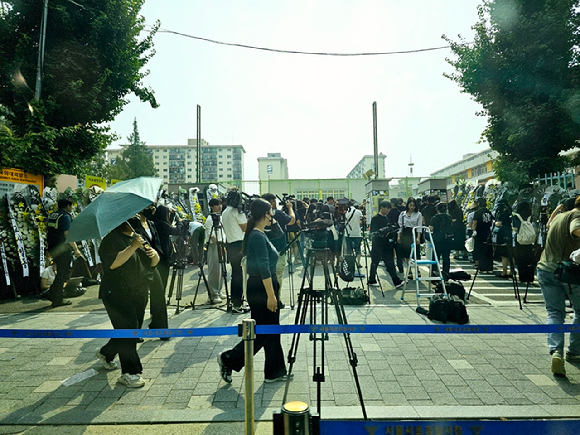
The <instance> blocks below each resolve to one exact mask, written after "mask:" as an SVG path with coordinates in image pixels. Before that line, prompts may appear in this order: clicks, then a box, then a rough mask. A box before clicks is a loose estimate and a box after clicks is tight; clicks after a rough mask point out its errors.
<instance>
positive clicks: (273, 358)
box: [222, 276, 287, 379]
mask: <svg viewBox="0 0 580 435" xmlns="http://www.w3.org/2000/svg"><path fill="white" fill-rule="evenodd" d="M272 281H273V284H274V292H275V293H276V298H277V297H278V294H279V289H280V286H279V284H278V280H277V279H276V277H275V276H273V277H272ZM247 292H248V293H247V297H248V303H249V304H250V313H251V315H252V319H254V320H255V321H256V325H279V324H280V310H279V309H278V310H276V312H275V313H273V312H272V311H270V310H269V309H268V307H267V300H268V295H267V294H266V289H265V288H264V283H263V282H262V278H261V277H259V276H250V277H249V278H248V285H247ZM262 348H264V354H265V357H266V361H265V363H264V378H266V379H276V378H279V377H280V376H284V375H285V374H286V373H287V371H286V364H285V363H284V351H283V350H282V344H281V343H280V335H279V334H259V335H256V340H255V341H254V355H255V354H256V353H257V352H258V351H259V350H260V349H262ZM222 360H223V363H224V364H225V365H226V367H228V368H230V369H232V370H235V371H236V372H239V371H240V370H241V369H242V368H243V367H244V342H243V341H240V342H239V343H238V344H237V345H236V346H235V347H234V348H233V349H231V350H229V351H227V352H224V353H223V355H222Z"/></svg>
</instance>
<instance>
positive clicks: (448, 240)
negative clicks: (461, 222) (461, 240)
mask: <svg viewBox="0 0 580 435" xmlns="http://www.w3.org/2000/svg"><path fill="white" fill-rule="evenodd" d="M429 229H430V230H431V233H432V234H433V243H434V244H435V250H436V251H437V256H439V257H441V258H442V260H443V272H446V273H449V267H450V259H449V255H450V254H451V246H452V243H453V221H452V219H451V216H449V215H448V214H447V204H445V203H444V202H440V203H439V204H437V214H436V215H435V216H433V217H432V218H431V221H430V222H429Z"/></svg>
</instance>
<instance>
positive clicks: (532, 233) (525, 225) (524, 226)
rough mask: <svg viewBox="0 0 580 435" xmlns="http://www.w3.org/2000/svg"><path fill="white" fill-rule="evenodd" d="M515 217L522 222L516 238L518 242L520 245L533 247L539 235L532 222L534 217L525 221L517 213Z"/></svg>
mask: <svg viewBox="0 0 580 435" xmlns="http://www.w3.org/2000/svg"><path fill="white" fill-rule="evenodd" d="M514 216H516V217H517V218H518V219H519V220H520V222H521V226H520V229H519V230H518V235H517V236H516V241H517V242H518V243H519V244H520V245H533V244H534V243H536V239H537V235H536V229H535V228H534V225H533V224H532V222H531V219H532V217H531V216H530V217H528V218H527V219H526V220H523V219H522V217H521V216H520V215H519V214H517V213H514Z"/></svg>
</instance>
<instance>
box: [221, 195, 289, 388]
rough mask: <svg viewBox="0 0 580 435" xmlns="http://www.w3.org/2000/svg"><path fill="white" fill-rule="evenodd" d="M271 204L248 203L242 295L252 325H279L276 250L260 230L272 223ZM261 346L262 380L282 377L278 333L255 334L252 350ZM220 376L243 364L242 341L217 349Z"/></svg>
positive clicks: (229, 374) (283, 367) (283, 368)
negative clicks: (252, 322)
mask: <svg viewBox="0 0 580 435" xmlns="http://www.w3.org/2000/svg"><path fill="white" fill-rule="evenodd" d="M271 210H272V207H271V206H270V203H269V202H268V201H266V200H264V199H261V198H258V199H255V200H254V201H252V204H251V205H250V212H251V217H250V218H249V219H248V227H247V230H246V234H245V236H244V242H243V247H242V251H243V252H244V253H245V255H246V265H247V271H248V281H247V290H246V297H247V299H248V303H249V304H250V312H251V316H252V319H254V320H255V321H256V325H279V324H280V310H279V309H278V295H279V289H280V286H279V284H278V280H277V279H276V264H277V262H278V252H277V250H276V248H275V247H274V246H273V245H272V243H271V242H270V240H269V239H268V237H267V236H266V235H265V234H264V230H265V228H266V226H267V225H271V224H272V214H271ZM262 348H264V353H265V354H266V355H265V357H266V361H265V363H264V378H265V380H264V381H265V382H276V381H285V380H286V374H287V371H286V364H285V363H284V352H283V350H282V344H281V343H280V335H279V334H259V335H256V340H255V341H254V354H256V353H257V352H258V351H259V350H260V349H262ZM217 360H218V364H219V366H220V373H221V377H222V379H223V380H224V381H225V382H227V383H231V382H232V370H235V371H236V372H239V371H240V370H241V369H242V368H243V367H244V342H243V341H240V342H239V343H238V344H237V345H236V346H235V347H234V348H233V349H231V350H228V351H224V352H221V353H220V354H219V355H218V357H217Z"/></svg>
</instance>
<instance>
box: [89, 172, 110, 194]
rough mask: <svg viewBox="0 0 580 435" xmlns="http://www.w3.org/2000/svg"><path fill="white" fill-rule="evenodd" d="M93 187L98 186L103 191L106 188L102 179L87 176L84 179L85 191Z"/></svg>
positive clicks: (105, 183)
mask: <svg viewBox="0 0 580 435" xmlns="http://www.w3.org/2000/svg"><path fill="white" fill-rule="evenodd" d="M93 186H98V187H100V188H101V189H103V190H105V189H106V188H107V182H106V180H105V179H104V178H100V177H93V176H90V175H87V176H86V177H85V187H86V188H87V189H90V188H91V187H93Z"/></svg>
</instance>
